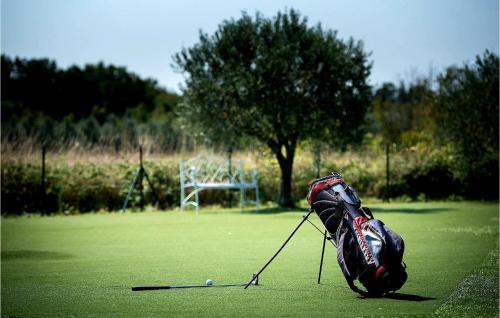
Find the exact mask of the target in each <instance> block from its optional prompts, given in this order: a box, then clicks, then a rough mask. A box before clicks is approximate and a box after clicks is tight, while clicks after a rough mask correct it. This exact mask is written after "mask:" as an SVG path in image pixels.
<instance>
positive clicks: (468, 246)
mask: <svg viewBox="0 0 500 318" xmlns="http://www.w3.org/2000/svg"><path fill="white" fill-rule="evenodd" d="M367 206H370V205H367ZM370 207H372V210H373V211H374V214H375V216H376V217H377V218H379V219H381V220H383V221H384V222H385V223H386V224H388V225H389V226H390V227H391V228H393V229H394V230H395V231H396V232H398V233H400V234H401V235H402V236H403V238H404V239H405V243H406V254H405V259H406V263H407V265H408V274H409V279H408V281H407V283H406V285H405V286H403V288H402V289H401V290H400V291H399V293H400V294H399V296H398V297H395V298H396V299H394V298H392V299H390V298H380V299H362V298H360V297H358V296H357V295H356V294H355V293H353V292H352V291H351V290H350V289H349V288H348V287H347V284H346V283H345V281H344V278H343V277H342V274H341V272H340V269H339V267H338V265H337V262H336V254H335V249H334V248H333V246H327V250H326V257H325V266H324V268H323V277H322V283H321V285H318V284H317V283H316V279H317V272H318V265H319V259H320V252H321V244H322V237H321V235H320V234H319V233H318V232H317V231H316V230H315V229H314V228H313V227H312V226H310V225H309V224H307V223H306V224H304V225H303V227H302V228H301V229H300V230H299V231H298V232H297V234H296V236H295V237H294V238H293V239H292V240H291V241H290V243H289V245H288V246H287V247H286V248H285V249H284V251H283V252H282V253H281V254H280V255H279V256H278V258H277V259H276V260H275V261H274V262H273V263H272V264H271V265H270V266H269V267H268V269H267V270H266V271H265V272H264V273H263V274H262V276H261V280H260V283H261V286H251V287H250V288H249V289H247V290H243V288H241V287H228V288H200V289H183V290H161V291H151V292H132V291H131V290H130V287H131V286H136V285H181V284H204V283H205V281H206V279H208V278H211V279H212V280H213V281H214V282H215V284H222V283H241V282H245V281H247V280H249V279H250V277H251V274H252V273H254V272H257V271H258V270H259V268H260V267H262V266H263V265H264V263H265V262H266V261H267V260H268V259H269V258H270V257H271V256H272V255H273V254H274V252H275V251H276V250H277V248H279V246H280V245H281V244H282V243H283V241H284V240H285V239H286V237H287V236H288V235H289V234H290V232H291V231H292V230H293V228H294V227H295V226H296V225H297V224H298V223H299V222H300V221H301V218H302V215H303V214H304V211H295V212H294V211H292V212H284V213H275V212H276V211H275V210H273V211H269V212H273V213H265V212H266V211H263V213H260V214H255V213H251V212H250V211H248V212H245V213H239V212H238V211H234V210H233V211H219V212H217V211H203V210H202V212H201V213H200V214H199V215H196V214H195V213H193V212H187V213H181V212H165V213H161V212H148V213H126V214H118V213H116V214H91V215H79V216H68V217H65V216H55V217H43V218H42V217H38V216H36V217H18V218H3V219H2V264H1V265H2V269H1V274H2V277H1V283H2V286H1V288H2V295H1V296H2V299H1V303H2V308H1V309H2V316H19V317H22V316H45V317H49V316H64V317H69V316H76V317H81V316H119V317H123V316H131V317H141V316H161V317H167V316H173V315H179V316H231V317H234V316H269V317H276V316H309V317H316V316H336V317H355V316H372V315H373V316H386V317H391V316H411V315H417V316H430V315H434V314H440V315H448V316H461V315H466V314H469V315H470V314H471V312H472V313H473V314H474V315H477V316H483V317H492V316H493V317H495V316H498V288H492V286H493V287H498V270H497V269H498V252H495V251H497V250H498V243H497V242H498V204H493V203H476V202H463V203H411V204H376V205H373V206H370ZM311 220H312V221H313V222H315V223H316V224H317V225H320V222H319V220H318V219H317V218H316V217H312V218H311ZM492 253H493V254H492ZM495 253H496V254H495ZM488 255H490V256H489V257H488ZM491 255H494V256H493V257H492V256H491ZM495 255H496V256H495ZM492 260H493V261H492ZM495 261H496V262H495ZM492 262H493V263H492ZM495 264H496V265H495ZM483 274H484V275H483ZM485 279H486V280H487V281H490V282H491V281H493V283H491V284H487V286H485V288H486V289H487V290H484V289H485V288H481V286H482V284H484V281H485ZM401 294H405V295H407V296H404V295H401ZM462 294H465V295H466V296H467V297H462V296H463V295H462ZM408 295H416V296H420V297H413V296H408ZM485 297H486V298H487V301H482V300H484V298H485ZM416 300H420V301H416ZM464 308H465V309H464ZM471 308H472V311H471Z"/></svg>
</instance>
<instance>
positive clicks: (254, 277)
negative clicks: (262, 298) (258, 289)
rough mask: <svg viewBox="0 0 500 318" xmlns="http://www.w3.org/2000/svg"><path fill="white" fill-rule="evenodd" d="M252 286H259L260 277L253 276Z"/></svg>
mask: <svg viewBox="0 0 500 318" xmlns="http://www.w3.org/2000/svg"><path fill="white" fill-rule="evenodd" d="M252 278H253V280H252V285H255V286H258V285H259V276H257V274H255V273H253V274H252Z"/></svg>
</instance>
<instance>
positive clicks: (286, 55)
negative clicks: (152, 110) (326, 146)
mask: <svg viewBox="0 0 500 318" xmlns="http://www.w3.org/2000/svg"><path fill="white" fill-rule="evenodd" d="M174 64H175V66H177V68H178V70H179V71H181V72H185V73H187V75H188V76H187V78H186V85H185V88H184V89H183V93H184V98H185V100H184V104H183V105H182V106H181V107H180V111H181V113H182V115H183V116H184V117H185V118H187V119H188V121H189V122H191V123H196V125H197V126H198V128H199V129H202V130H203V131H204V132H205V133H206V134H208V135H209V136H210V137H212V138H221V137H226V138H233V136H251V137H254V138H256V139H257V140H258V141H260V142H262V143H264V144H265V145H267V146H268V147H269V148H270V149H271V151H272V152H273V153H274V155H275V156H276V159H277V161H278V163H279V166H280V169H281V188H280V196H279V198H280V199H279V204H280V205H281V206H283V207H291V206H293V205H294V201H293V198H292V194H291V193H292V191H291V190H292V170H293V161H294V156H295V150H296V147H297V144H298V143H299V142H300V141H302V140H305V139H308V138H323V139H325V140H327V138H330V139H329V140H330V141H331V143H333V144H335V145H336V146H338V147H342V148H344V147H345V145H346V144H347V143H350V142H354V141H357V140H359V139H360V128H359V127H360V126H361V124H362V122H363V118H364V115H365V112H366V108H367V106H368V105H369V103H370V98H371V93H370V87H369V85H368V84H367V78H368V75H369V73H370V68H371V65H370V64H369V63H368V62H367V54H366V53H365V52H364V51H363V45H362V43H361V42H356V41H354V40H353V39H352V38H350V39H349V40H347V41H342V40H341V39H339V38H337V34H336V33H335V32H332V31H325V30H323V29H322V27H321V25H318V26H316V27H308V26H307V19H306V18H303V17H301V16H300V14H299V13H298V12H296V11H295V10H293V9H292V10H290V11H287V12H285V13H281V12H278V14H277V15H276V16H275V17H273V18H272V19H267V18H264V17H263V16H262V15H260V14H259V13H257V14H256V15H255V18H252V17H250V16H249V15H247V14H246V13H243V15H242V17H241V18H240V19H238V20H234V19H231V20H229V21H224V22H223V23H222V24H220V25H219V27H218V29H217V31H216V32H215V33H214V34H213V35H212V36H209V35H208V34H206V33H203V32H200V38H199V42H198V43H197V44H195V45H194V46H192V47H191V48H184V49H183V50H182V51H181V52H180V53H178V54H176V55H175V56H174Z"/></svg>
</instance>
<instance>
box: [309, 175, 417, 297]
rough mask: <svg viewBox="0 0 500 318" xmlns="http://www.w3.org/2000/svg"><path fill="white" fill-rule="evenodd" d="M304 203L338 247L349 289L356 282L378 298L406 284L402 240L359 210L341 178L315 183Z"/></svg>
mask: <svg viewBox="0 0 500 318" xmlns="http://www.w3.org/2000/svg"><path fill="white" fill-rule="evenodd" d="M307 201H308V203H309V204H310V205H311V209H312V210H314V212H316V214H317V215H318V216H319V218H320V219H321V221H322V222H323V224H324V225H325V228H326V229H327V231H328V232H329V233H330V235H331V236H332V239H333V241H334V243H335V246H336V247H337V260H338V262H339V265H340V268H341V269H342V273H343V274H344V277H345V278H346V281H347V283H348V285H349V287H350V288H351V289H352V290H354V291H356V292H359V293H362V294H365V293H366V292H364V291H362V290H361V289H359V288H358V287H356V285H355V284H354V281H355V280H358V281H359V282H361V284H363V286H364V287H365V288H366V290H367V291H368V293H369V294H375V295H381V294H384V293H387V292H390V291H396V290H398V289H400V288H401V287H402V286H403V284H404V283H405V282H406V279H407V274H406V270H405V268H406V265H405V264H404V262H403V253H404V241H403V239H402V238H401V236H399V235H398V234H396V233H395V232H394V231H392V230H391V229H390V228H389V227H388V226H386V225H385V224H384V223H383V222H382V221H380V220H377V219H375V218H374V217H373V214H372V213H371V211H370V209H368V208H364V207H361V200H360V199H359V197H358V195H357V193H356V191H355V190H354V189H353V188H351V187H350V186H348V185H347V184H346V183H345V182H344V180H343V178H342V176H341V175H340V174H338V173H333V174H332V175H330V176H327V177H324V178H321V179H317V180H314V181H313V183H312V184H311V187H310V190H309V194H308V196H307Z"/></svg>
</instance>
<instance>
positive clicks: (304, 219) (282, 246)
mask: <svg viewBox="0 0 500 318" xmlns="http://www.w3.org/2000/svg"><path fill="white" fill-rule="evenodd" d="M313 211H314V210H312V209H311V210H310V211H309V213H307V215H306V216H304V218H303V219H302V221H301V222H300V223H299V225H297V227H296V228H295V230H293V232H292V234H290V236H289V237H288V238H287V239H286V241H285V243H283V245H281V247H280V249H279V250H278V251H277V252H276V254H274V256H273V257H271V259H270V260H269V261H268V262H267V263H266V265H264V267H262V269H261V270H260V271H259V272H258V273H257V274H255V275H254V277H252V279H251V280H250V281H249V282H248V283H247V284H246V285H245V289H247V288H248V286H250V284H252V282H253V281H254V280H255V279H257V278H258V277H259V275H260V273H262V272H263V271H264V270H265V269H266V267H267V266H268V265H269V264H271V262H272V261H273V259H275V258H276V256H278V254H279V253H280V252H281V250H282V249H283V248H284V247H285V245H286V244H287V243H288V241H290V239H291V238H292V236H293V235H294V234H295V232H297V230H298V229H299V228H300V227H301V226H302V224H304V222H305V221H306V220H307V218H308V217H309V215H311V213H313Z"/></svg>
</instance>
